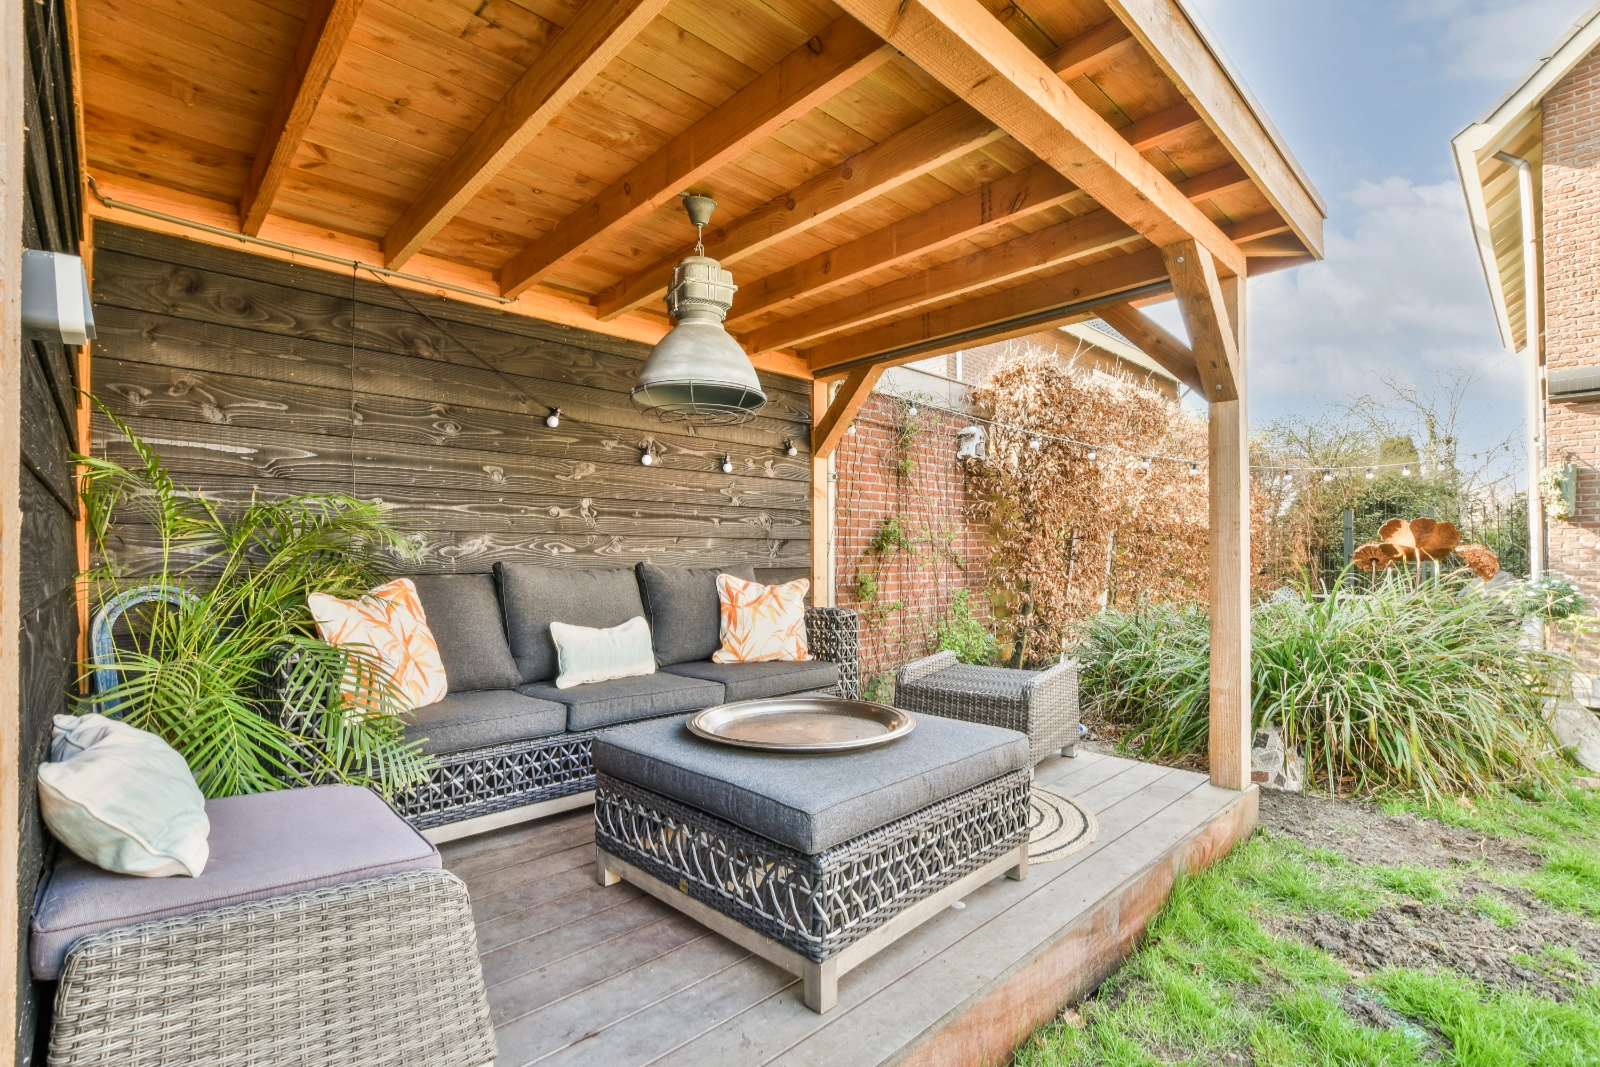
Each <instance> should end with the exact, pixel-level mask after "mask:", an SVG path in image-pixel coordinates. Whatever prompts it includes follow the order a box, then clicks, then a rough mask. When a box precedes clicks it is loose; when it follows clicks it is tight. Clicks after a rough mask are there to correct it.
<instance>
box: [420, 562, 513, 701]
mask: <svg viewBox="0 0 1600 1067" xmlns="http://www.w3.org/2000/svg"><path fill="white" fill-rule="evenodd" d="M411 580H412V581H413V582H415V583H416V584H417V597H418V599H420V600H421V601H422V611H423V614H425V615H426V616H427V617H428V629H430V630H432V631H433V637H434V640H435V641H437V642H438V643H439V658H440V659H441V660H443V661H444V673H445V678H446V680H447V681H448V683H449V687H450V692H452V693H476V692H478V691H479V690H483V689H515V688H516V687H517V686H518V685H520V684H521V683H522V673H521V672H520V671H518V670H517V661H516V660H514V659H512V658H511V645H510V644H509V643H508V642H507V641H506V626H505V622H504V620H503V619H502V618H501V616H500V597H499V595H498V594H497V592H496V590H495V584H494V575H492V574H420V575H417V576H415V577H413V578H412V579H411Z"/></svg>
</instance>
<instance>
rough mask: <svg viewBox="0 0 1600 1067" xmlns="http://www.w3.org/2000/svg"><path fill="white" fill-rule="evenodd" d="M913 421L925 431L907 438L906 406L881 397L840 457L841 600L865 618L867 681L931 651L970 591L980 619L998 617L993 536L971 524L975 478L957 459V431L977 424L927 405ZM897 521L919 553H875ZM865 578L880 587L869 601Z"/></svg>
mask: <svg viewBox="0 0 1600 1067" xmlns="http://www.w3.org/2000/svg"><path fill="white" fill-rule="evenodd" d="M911 421H912V422H914V423H915V424H916V432H915V433H914V434H906V433H903V430H904V429H905V427H906V424H907V416H906V414H905V404H904V403H903V402H902V401H901V400H899V399H897V398H895V397H892V396H886V395H884V394H881V393H880V394H877V395H875V396H873V397H872V399H871V400H869V401H868V402H867V404H866V405H865V406H864V407H863V408H862V409H861V413H860V414H859V415H857V416H856V422H855V426H856V432H855V433H854V434H853V435H848V434H847V435H846V436H845V438H844V443H843V444H841V445H840V446H839V450H838V452H837V457H838V458H837V461H836V469H837V472H838V476H839V480H838V483H837V484H838V505H837V510H836V513H835V515H836V519H835V522H836V525H835V533H834V537H835V542H834V544H835V548H834V552H835V561H836V563H835V574H836V577H837V581H838V585H837V588H836V591H835V595H836V597H837V599H836V601H835V603H837V604H838V605H839V606H840V607H848V608H855V609H856V610H858V611H860V612H861V625H862V649H861V652H862V677H863V680H864V681H871V680H873V679H876V678H879V677H881V676H882V675H883V674H885V673H887V672H892V671H893V670H894V669H895V668H897V667H899V666H900V665H901V664H903V663H905V662H907V661H908V660H911V659H915V658H916V657H918V656H921V655H925V654H926V653H927V651H928V650H929V648H930V644H931V642H932V640H933V634H934V631H935V628H936V627H937V626H938V625H939V623H940V622H941V621H942V620H943V619H944V618H945V615H946V613H947V612H948V610H949V607H950V601H951V598H952V597H953V596H954V595H955V592H956V590H958V589H961V588H963V587H966V588H968V589H970V590H971V598H972V604H973V608H974V614H979V615H981V616H984V617H987V616H988V614H989V604H988V601H987V599H986V592H985V590H986V589H987V588H988V580H987V575H986V574H985V571H984V560H985V559H986V553H985V533H984V530H983V528H982V527H980V526H977V525H975V524H973V523H971V522H970V521H968V519H967V510H968V504H969V501H970V498H969V496H968V494H967V489H966V478H965V476H964V475H963V474H962V472H961V469H960V468H959V466H958V465H957V464H956V460H955V454H956V446H957V441H956V431H957V430H959V429H960V428H961V427H963V426H965V425H967V421H968V420H966V419H965V418H961V417H959V416H955V415H949V414H944V413H940V412H934V411H929V410H927V409H925V408H924V409H922V410H921V411H920V412H919V414H918V415H917V416H916V418H915V419H913V420H911ZM903 440H909V444H908V445H907V446H906V447H904V448H902V444H901V442H902V441H903ZM902 460H907V461H909V462H907V463H905V464H902ZM894 518H898V520H899V523H900V526H901V528H903V529H904V530H905V531H906V532H907V534H908V535H909V538H910V540H911V542H912V546H913V547H912V550H911V551H909V552H907V551H905V550H903V549H901V548H893V549H890V550H888V551H887V552H885V553H883V554H881V555H880V554H878V553H875V552H873V551H871V545H872V541H873V539H874V538H875V537H877V536H878V535H879V533H880V532H881V531H882V530H883V529H884V526H885V523H886V522H887V521H889V520H891V519H894ZM863 574H867V575H869V576H870V577H871V578H872V579H873V580H874V581H875V582H876V586H877V589H876V593H875V595H872V596H870V597H868V598H863V596H862V592H863V590H862V583H861V578H862V575H863Z"/></svg>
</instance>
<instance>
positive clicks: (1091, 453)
mask: <svg viewBox="0 0 1600 1067" xmlns="http://www.w3.org/2000/svg"><path fill="white" fill-rule="evenodd" d="M1097 455H1099V453H1098V452H1096V451H1095V447H1094V445H1090V446H1089V462H1090V463H1093V462H1094V458H1095V456H1097Z"/></svg>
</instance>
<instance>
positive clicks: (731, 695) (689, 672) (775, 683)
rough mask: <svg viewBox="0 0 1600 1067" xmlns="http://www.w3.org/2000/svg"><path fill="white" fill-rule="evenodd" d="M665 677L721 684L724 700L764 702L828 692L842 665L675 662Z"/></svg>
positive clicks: (824, 662) (815, 661) (666, 669)
mask: <svg viewBox="0 0 1600 1067" xmlns="http://www.w3.org/2000/svg"><path fill="white" fill-rule="evenodd" d="M661 669H662V671H663V672H664V673H666V674H678V675H682V676H683V677H685V678H704V679H705V680H706V681H708V682H721V683H722V688H723V692H724V694H725V695H724V696H723V699H724V700H727V701H730V702H731V701H735V700H761V699H763V698H765V697H781V696H788V695H789V694H790V693H804V692H805V691H806V690H808V689H828V688H830V687H832V686H834V685H835V684H837V683H838V681H839V665H838V664H837V663H829V662H828V661H827V660H825V659H811V660H806V661H804V662H802V663H778V662H775V663H712V662H711V661H710V660H700V661H699V662H698V663H675V664H673V665H672V666H670V667H663V668H661Z"/></svg>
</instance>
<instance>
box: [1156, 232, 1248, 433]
mask: <svg viewBox="0 0 1600 1067" xmlns="http://www.w3.org/2000/svg"><path fill="white" fill-rule="evenodd" d="M1161 253H1162V255H1163V256H1165V257H1166V261H1167V273H1168V275H1169V276H1170V277H1171V278H1172V291H1173V292H1174V293H1176V294H1177V296H1178V308H1179V310H1180V311H1182V312H1183V325H1184V327H1185V328H1186V329H1187V330H1188V331H1189V346H1190V350H1191V351H1192V352H1193V353H1194V361H1195V366H1196V367H1197V368H1198V370H1199V374H1200V386H1201V393H1200V395H1201V396H1203V397H1205V398H1206V400H1207V402H1208V403H1213V404H1215V403H1217V402H1219V401H1225V400H1237V399H1239V389H1238V385H1237V384H1236V383H1237V379H1236V377H1235V375H1236V373H1237V370H1238V367H1239V349H1238V346H1237V344H1236V343H1235V340H1234V332H1233V326H1232V325H1231V324H1230V322H1229V319H1228V306H1227V304H1226V303H1224V302H1223V299H1222V281H1221V279H1219V278H1218V277H1217V266H1216V263H1214V262H1213V261H1212V259H1211V255H1210V253H1209V252H1207V251H1206V250H1205V249H1204V248H1203V247H1201V246H1200V245H1199V244H1198V243H1197V242H1195V241H1178V242H1176V243H1174V244H1171V245H1168V246H1167V247H1165V248H1163V249H1162V250H1161Z"/></svg>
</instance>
